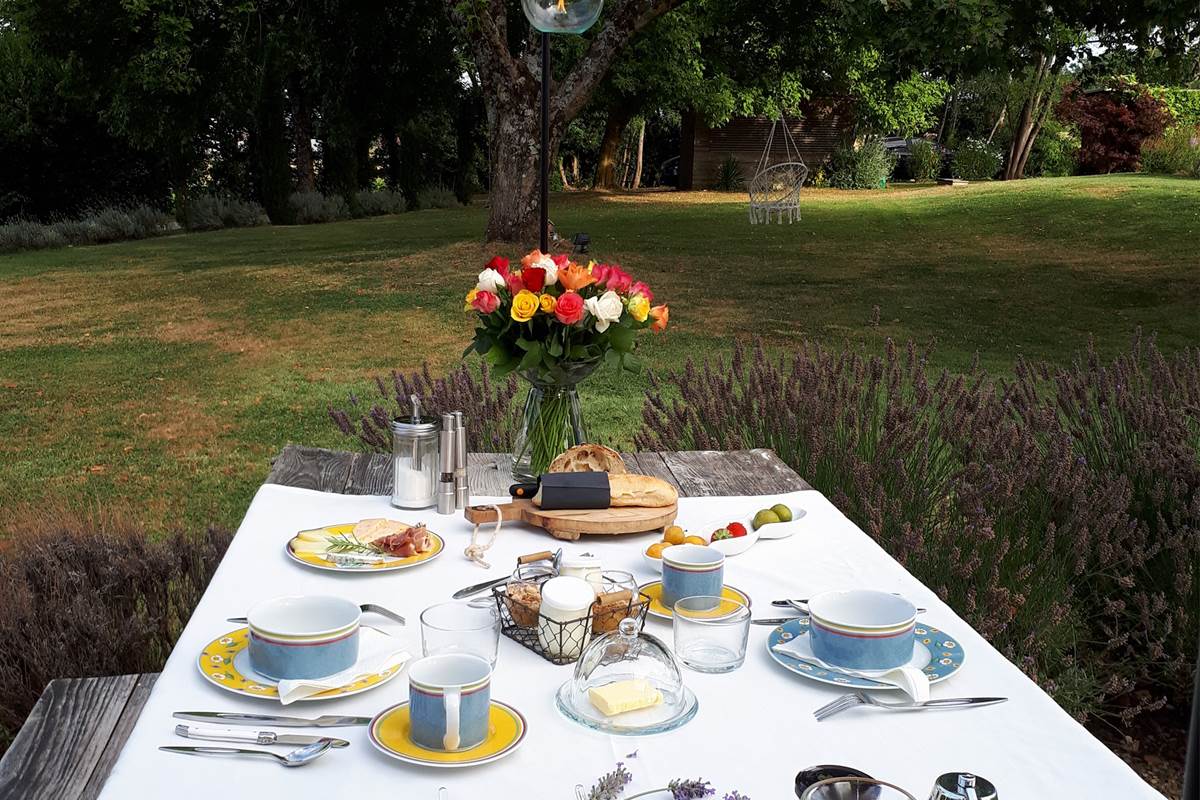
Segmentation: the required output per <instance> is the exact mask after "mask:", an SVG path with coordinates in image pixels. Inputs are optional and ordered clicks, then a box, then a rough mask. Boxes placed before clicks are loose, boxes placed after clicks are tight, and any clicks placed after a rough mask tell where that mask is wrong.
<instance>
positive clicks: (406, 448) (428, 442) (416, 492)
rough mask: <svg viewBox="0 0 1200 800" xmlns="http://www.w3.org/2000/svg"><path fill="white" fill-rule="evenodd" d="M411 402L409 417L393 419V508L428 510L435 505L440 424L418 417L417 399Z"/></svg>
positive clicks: (432, 418)
mask: <svg viewBox="0 0 1200 800" xmlns="http://www.w3.org/2000/svg"><path fill="white" fill-rule="evenodd" d="M410 399H411V400H412V414H411V415H410V416H407V417H396V418H395V419H394V420H392V505H394V506H396V507H397V508H429V507H431V506H433V505H434V504H435V503H436V502H437V484H438V477H439V473H438V470H439V469H440V468H441V464H440V462H439V459H438V433H439V430H440V428H441V424H440V423H439V421H438V419H437V418H436V417H426V416H423V415H422V414H421V400H420V398H418V397H417V396H416V395H415V394H414V395H412V397H411V398H410Z"/></svg>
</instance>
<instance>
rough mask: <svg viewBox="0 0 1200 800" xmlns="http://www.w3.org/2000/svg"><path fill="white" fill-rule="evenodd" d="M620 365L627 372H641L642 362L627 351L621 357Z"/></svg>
mask: <svg viewBox="0 0 1200 800" xmlns="http://www.w3.org/2000/svg"><path fill="white" fill-rule="evenodd" d="M621 367H622V368H623V369H625V370H626V371H627V372H641V371H642V362H641V361H639V360H638V358H637V356H635V355H633V354H632V353H628V354H626V355H624V356H622V357H621Z"/></svg>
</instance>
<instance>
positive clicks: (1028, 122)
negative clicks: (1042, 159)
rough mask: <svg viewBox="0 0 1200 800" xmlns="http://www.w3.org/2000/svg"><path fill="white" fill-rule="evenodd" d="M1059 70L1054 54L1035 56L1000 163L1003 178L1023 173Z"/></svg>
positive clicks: (1049, 101)
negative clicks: (1007, 145)
mask: <svg viewBox="0 0 1200 800" xmlns="http://www.w3.org/2000/svg"><path fill="white" fill-rule="evenodd" d="M1061 71H1062V60H1061V59H1059V58H1058V57H1057V56H1056V55H1051V56H1047V55H1045V54H1044V53H1043V54H1041V55H1039V56H1038V63H1037V68H1036V69H1035V70H1034V73H1033V77H1032V78H1031V79H1030V81H1029V90H1028V91H1027V92H1026V94H1025V99H1024V101H1023V102H1022V103H1021V114H1020V116H1019V117H1018V118H1017V124H1016V125H1015V126H1014V127H1013V140H1012V144H1010V145H1009V148H1008V158H1007V159H1006V162H1005V164H1004V179H1005V180H1014V179H1016V178H1020V177H1022V176H1023V175H1024V174H1025V164H1026V162H1027V161H1029V153H1030V152H1031V151H1032V150H1033V143H1034V141H1035V140H1036V139H1037V135H1038V133H1040V132H1041V129H1042V123H1043V122H1045V120H1046V116H1047V114H1048V113H1049V111H1050V105H1051V103H1053V102H1054V91H1055V88H1056V87H1057V85H1058V75H1059V73H1060V72H1061Z"/></svg>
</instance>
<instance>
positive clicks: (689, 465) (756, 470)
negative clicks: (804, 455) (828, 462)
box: [662, 449, 809, 497]
mask: <svg viewBox="0 0 1200 800" xmlns="http://www.w3.org/2000/svg"><path fill="white" fill-rule="evenodd" d="M662 458H663V461H664V462H665V463H666V465H667V467H668V468H669V469H670V470H671V473H672V474H673V475H674V476H675V479H676V480H677V481H678V483H679V489H680V494H682V495H683V496H685V497H705V496H712V495H753V494H773V493H778V492H790V491H796V490H800V489H807V488H809V486H808V484H807V483H805V482H804V480H803V479H802V478H800V476H799V475H797V474H796V473H795V472H794V471H793V470H792V469H791V468H790V467H788V466H787V465H786V464H784V463H783V462H782V461H780V460H779V458H778V456H776V455H775V454H774V453H772V452H771V451H770V450H763V449H759V450H736V451H730V452H724V451H717V450H685V451H676V452H667V453H663V454H662Z"/></svg>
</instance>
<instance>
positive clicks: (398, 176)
mask: <svg viewBox="0 0 1200 800" xmlns="http://www.w3.org/2000/svg"><path fill="white" fill-rule="evenodd" d="M383 152H384V153H385V154H386V156H387V185H388V188H389V189H392V190H397V191H398V190H399V189H400V186H401V184H402V183H403V182H404V167H403V166H402V165H401V163H400V160H401V155H400V134H398V133H396V127H395V126H394V125H392V124H390V123H389V124H388V125H387V126H386V127H385V128H384V129H383ZM406 199H407V198H406Z"/></svg>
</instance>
